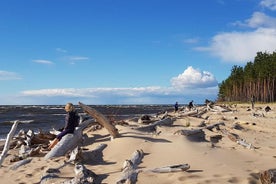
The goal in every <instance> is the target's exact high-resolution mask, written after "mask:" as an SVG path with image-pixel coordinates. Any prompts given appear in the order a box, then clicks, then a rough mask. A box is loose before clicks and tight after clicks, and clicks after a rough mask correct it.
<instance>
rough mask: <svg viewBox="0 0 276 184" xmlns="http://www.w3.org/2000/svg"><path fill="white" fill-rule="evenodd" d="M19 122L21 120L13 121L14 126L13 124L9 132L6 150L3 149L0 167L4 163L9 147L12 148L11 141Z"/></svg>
mask: <svg viewBox="0 0 276 184" xmlns="http://www.w3.org/2000/svg"><path fill="white" fill-rule="evenodd" d="M18 123H19V121H15V122H14V123H13V126H12V128H11V130H10V132H9V133H8V136H7V139H6V142H5V146H4V150H3V152H2V154H1V156H0V167H1V166H2V163H3V161H4V159H5V157H6V155H7V153H8V151H9V149H10V141H11V139H12V137H13V135H14V133H15V131H16V127H17V125H18Z"/></svg>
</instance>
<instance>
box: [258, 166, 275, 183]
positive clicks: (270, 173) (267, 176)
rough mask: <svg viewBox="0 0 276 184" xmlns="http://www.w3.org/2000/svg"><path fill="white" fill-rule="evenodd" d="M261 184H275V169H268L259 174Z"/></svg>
mask: <svg viewBox="0 0 276 184" xmlns="http://www.w3.org/2000/svg"><path fill="white" fill-rule="evenodd" d="M260 180H261V182H262V184H272V183H276V169H269V170H266V171H262V172H261V173H260Z"/></svg>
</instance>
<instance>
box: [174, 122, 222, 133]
mask: <svg viewBox="0 0 276 184" xmlns="http://www.w3.org/2000/svg"><path fill="white" fill-rule="evenodd" d="M220 125H225V124H224V123H223V122H221V123H215V124H213V125H209V126H205V127H202V128H198V129H191V130H187V129H184V130H177V131H176V132H175V133H174V134H179V135H185V136H190V135H194V134H198V133H202V132H203V129H208V130H212V129H213V128H217V129H219V126H220Z"/></svg>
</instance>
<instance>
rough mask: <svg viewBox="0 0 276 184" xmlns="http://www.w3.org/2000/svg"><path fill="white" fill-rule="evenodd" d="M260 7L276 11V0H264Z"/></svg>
mask: <svg viewBox="0 0 276 184" xmlns="http://www.w3.org/2000/svg"><path fill="white" fill-rule="evenodd" d="M260 5H261V6H262V7H264V8H267V9H270V10H276V1H275V0H262V1H261V2H260Z"/></svg>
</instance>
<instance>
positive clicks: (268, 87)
mask: <svg viewBox="0 0 276 184" xmlns="http://www.w3.org/2000/svg"><path fill="white" fill-rule="evenodd" d="M275 83H276V52H273V53H272V54H269V53H266V52H265V53H263V52H258V53H257V55H256V57H255V59H254V62H248V63H247V64H246V65H245V66H244V67H240V66H236V65H234V66H233V67H232V70H231V74H230V76H229V77H228V78H227V79H226V80H224V81H222V83H221V84H220V85H219V94H218V99H219V101H241V102H246V101H249V100H250V98H251V96H253V95H254V96H255V98H256V101H259V102H275V101H276V93H275V92H276V84H275Z"/></svg>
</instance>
